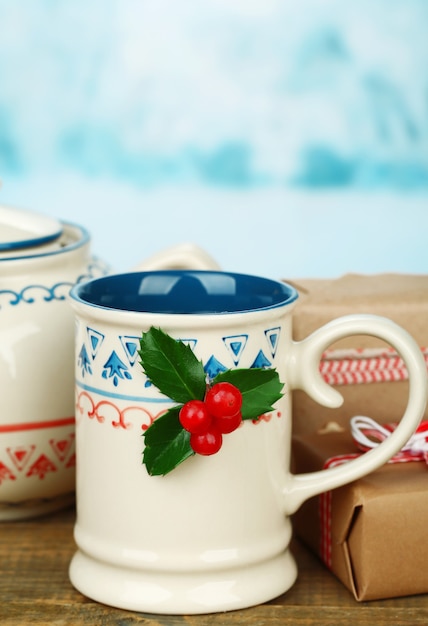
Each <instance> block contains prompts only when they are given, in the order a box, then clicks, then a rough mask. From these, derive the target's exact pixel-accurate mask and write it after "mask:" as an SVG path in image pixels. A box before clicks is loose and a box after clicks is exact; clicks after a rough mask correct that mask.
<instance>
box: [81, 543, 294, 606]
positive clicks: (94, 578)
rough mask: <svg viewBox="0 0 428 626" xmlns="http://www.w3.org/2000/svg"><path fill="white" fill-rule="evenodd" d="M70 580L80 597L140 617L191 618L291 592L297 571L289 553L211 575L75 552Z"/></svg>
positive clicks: (213, 572)
mask: <svg viewBox="0 0 428 626" xmlns="http://www.w3.org/2000/svg"><path fill="white" fill-rule="evenodd" d="M69 576H70V580H71V583H72V585H73V586H74V587H75V588H76V589H77V590H78V591H80V592H81V593H82V594H83V595H85V596H87V597H88V598H91V599H92V600H95V601H97V602H100V603H102V604H106V605H109V606H114V607H116V608H120V609H125V610H129V611H137V612H142V613H154V614H164V615H165V614H169V615H190V614H193V615H196V614H206V613H217V612H224V611H233V610H237V609H244V608H248V607H250V606H255V605H257V604H262V603H263V602H267V601H269V600H273V599H274V598H277V597H278V596H280V595H281V594H283V593H285V592H286V591H288V589H290V587H292V585H293V584H294V582H295V580H296V577H297V566H296V563H295V561H294V558H293V557H292V555H291V553H290V551H289V550H286V551H285V552H283V553H282V554H280V555H277V556H275V557H274V558H272V559H269V560H267V561H263V562H261V563H255V564H252V565H251V564H250V565H249V564H246V565H244V566H242V568H234V569H225V570H218V571H210V572H191V573H186V572H176V573H168V572H156V571H153V572H149V571H140V570H137V569H132V568H126V567H122V566H116V565H112V564H109V563H104V562H102V561H99V560H96V559H93V558H92V557H90V556H89V555H87V554H86V553H84V552H82V551H80V550H78V551H77V552H76V553H75V555H74V556H73V558H72V560H71V563H70V569H69Z"/></svg>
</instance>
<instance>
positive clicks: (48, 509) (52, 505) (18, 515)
mask: <svg viewBox="0 0 428 626" xmlns="http://www.w3.org/2000/svg"><path fill="white" fill-rule="evenodd" d="M74 502H75V494H74V492H72V493H66V494H64V495H60V496H56V497H55V498H48V499H35V500H25V501H24V502H0V522H13V521H15V520H24V519H30V518H32V517H41V516H42V515H47V514H48V513H54V512H55V511H59V510H61V509H65V508H67V507H69V506H72V505H73V504H74Z"/></svg>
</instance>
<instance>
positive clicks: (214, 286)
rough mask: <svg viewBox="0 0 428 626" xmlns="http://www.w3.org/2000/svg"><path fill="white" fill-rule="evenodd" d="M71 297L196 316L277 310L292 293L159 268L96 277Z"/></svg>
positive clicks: (270, 283) (259, 281)
mask: <svg viewBox="0 0 428 626" xmlns="http://www.w3.org/2000/svg"><path fill="white" fill-rule="evenodd" d="M71 296H72V297H73V298H74V299H75V300H78V301H81V302H85V303H86V304H89V305H92V306H96V307H102V308H107V309H115V310H122V311H137V312H149V313H168V314H170V313H173V314H190V315H192V314H193V315H196V314H212V313H239V312H243V311H252V310H258V309H269V308H276V307H279V306H284V305H286V304H289V303H291V302H293V301H294V300H295V299H296V298H297V291H296V290H295V289H294V288H293V287H291V286H290V285H287V284H286V283H282V282H279V281H275V280H270V279H268V278H262V277H259V276H250V275H247V274H236V273H230V272H217V271H199V270H163V271H155V272H132V273H129V274H113V275H110V276H104V277H102V278H96V279H94V280H91V281H89V282H86V283H80V284H78V285H76V286H75V287H74V288H73V289H72V291H71Z"/></svg>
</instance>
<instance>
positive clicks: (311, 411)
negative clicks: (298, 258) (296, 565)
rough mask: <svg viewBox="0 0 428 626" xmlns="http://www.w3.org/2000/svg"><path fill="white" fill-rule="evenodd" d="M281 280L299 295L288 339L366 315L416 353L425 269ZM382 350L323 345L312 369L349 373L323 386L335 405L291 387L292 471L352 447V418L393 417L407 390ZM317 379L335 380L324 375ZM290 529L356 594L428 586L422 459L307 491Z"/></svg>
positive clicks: (426, 288) (358, 344)
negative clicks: (400, 331) (389, 326)
mask: <svg viewBox="0 0 428 626" xmlns="http://www.w3.org/2000/svg"><path fill="white" fill-rule="evenodd" d="M288 282H290V281H288ZM291 282H292V284H294V286H295V287H297V289H298V291H299V295H300V298H299V302H298V305H297V306H296V310H295V316H294V322H293V325H294V339H295V340H301V339H303V338H304V337H306V336H307V335H309V334H310V333H311V332H312V331H313V330H316V329H317V328H319V327H320V326H321V325H323V324H325V323H327V322H329V321H330V320H332V319H334V318H336V317H339V316H341V315H347V314H350V313H373V314H377V315H383V316H385V317H388V318H390V319H392V320H393V321H395V322H397V323H398V324H400V325H401V326H403V327H404V328H405V329H406V330H407V331H408V332H409V333H410V334H411V335H412V336H413V337H414V339H415V340H416V342H417V343H418V344H419V345H420V346H421V348H422V349H424V348H425V350H424V352H425V354H426V347H427V346H428V276H422V275H401V274H380V275H354V274H349V275H345V276H343V277H341V278H339V279H336V280H302V281H291ZM385 348H386V345H385V344H383V343H382V342H380V341H379V340H378V339H376V338H373V337H366V336H361V337H349V338H347V339H344V340H342V341H340V342H338V343H337V344H335V345H333V346H331V348H330V349H329V350H328V351H327V353H326V354H325V355H324V357H325V358H324V359H323V361H322V363H321V366H320V367H321V371H326V372H328V371H329V369H331V368H332V367H333V368H337V369H338V370H339V371H342V370H343V368H344V369H345V370H347V371H349V370H351V374H350V376H349V379H346V376H345V379H344V380H341V379H340V376H339V377H338V381H336V383H337V384H333V386H334V387H335V388H336V389H337V390H338V391H339V392H340V393H341V394H342V395H343V397H344V404H343V406H342V407H340V408H339V409H328V408H325V407H322V406H320V405H319V404H317V403H316V402H315V401H313V400H312V399H311V398H309V397H308V396H307V395H306V394H305V393H304V392H301V391H295V392H293V433H294V438H293V463H294V467H293V471H295V472H306V471H313V470H316V469H321V468H322V467H323V466H324V464H325V462H326V461H327V459H330V458H331V457H334V456H337V455H339V456H341V455H347V454H355V453H358V450H357V447H356V445H355V443H354V442H353V441H352V438H351V435H350V419H351V417H353V416H354V415H368V416H370V417H372V418H373V419H375V420H376V421H377V422H379V423H381V424H385V423H390V422H394V421H398V420H399V419H400V418H401V416H402V414H403V412H404V409H405V406H406V403H407V394H408V383H407V380H406V375H405V374H406V372H405V371H404V376H403V371H402V369H401V370H400V368H399V367H398V369H399V370H400V371H398V372H397V371H395V370H396V369H397V357H396V355H394V353H393V351H392V350H391V349H390V348H389V347H388V348H387V352H386V353H385V354H383V351H384V350H385ZM379 351H381V352H382V354H380V353H379ZM373 357H374V358H375V360H376V359H377V360H378V361H379V363H380V366H381V369H382V371H381V372H380V373H379V372H378V376H375V375H373V376H372V375H371V374H370V371H369V375H368V376H365V375H362V376H361V377H360V378H358V377H357V380H354V376H353V375H352V371H353V368H354V371H355V369H357V370H358V369H361V367H360V366H362V369H363V370H364V368H366V369H367V368H369V367H371V359H372V358H373ZM398 366H399V364H398ZM402 366H403V364H401V367H402ZM404 370H405V368H404ZM385 374H386V375H385ZM324 378H325V380H327V381H328V382H330V383H331V382H332V380H333V382H334V380H335V378H334V376H330V377H329V374H328V373H327V374H325V375H324ZM339 383H340V384H339ZM427 416H428V412H426V413H425V417H424V419H427ZM332 430H337V431H339V432H331V431H332ZM329 431H330V432H329ZM326 503H327V505H328V506H326ZM329 507H330V508H329ZM326 511H327V512H328V515H327V516H326ZM321 516H322V517H321ZM329 524H331V526H329ZM294 527H295V532H296V535H297V536H299V537H300V538H301V539H303V540H304V542H305V543H307V544H308V545H309V546H310V547H311V548H312V549H313V550H314V551H315V552H316V553H318V554H319V555H320V556H321V558H323V560H325V562H326V564H327V566H328V567H330V569H331V571H332V572H333V573H334V574H336V576H337V577H338V578H339V579H340V580H341V581H342V582H343V583H344V584H345V586H346V587H348V588H349V589H350V590H351V591H352V593H353V594H354V596H355V598H356V599H357V600H374V599H382V598H389V597H396V596H402V595H412V594H417V593H427V592H428V541H426V529H427V527H428V467H427V466H426V463H425V462H423V461H418V462H408V463H397V464H387V465H385V466H384V467H383V468H381V469H379V470H378V471H376V472H374V473H373V474H371V475H369V476H367V477H365V478H363V479H360V480H359V481H356V482H354V483H352V484H351V485H347V486H344V487H341V488H339V489H336V490H333V491H332V492H330V493H329V494H327V496H321V497H316V498H312V499H311V500H309V501H308V502H306V503H305V504H304V505H303V506H302V507H301V509H300V510H299V511H298V512H297V514H296V515H295V517H294ZM326 541H327V549H326ZM329 550H330V552H329Z"/></svg>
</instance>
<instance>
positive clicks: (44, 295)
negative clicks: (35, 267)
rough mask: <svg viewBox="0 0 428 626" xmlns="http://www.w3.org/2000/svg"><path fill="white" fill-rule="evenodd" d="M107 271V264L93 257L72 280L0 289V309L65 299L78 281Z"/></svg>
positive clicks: (83, 280) (80, 281) (101, 274)
mask: <svg viewBox="0 0 428 626" xmlns="http://www.w3.org/2000/svg"><path fill="white" fill-rule="evenodd" d="M106 273H107V266H106V265H105V264H104V263H103V262H101V261H98V260H96V259H94V260H93V261H92V262H91V263H90V264H89V265H88V266H87V268H86V271H85V273H84V274H80V275H79V276H78V277H77V278H76V280H75V281H74V282H72V281H60V282H57V283H55V284H53V285H50V286H48V285H40V284H30V285H26V286H25V287H23V288H22V289H20V290H19V291H15V290H13V289H0V310H1V309H2V308H4V307H5V306H8V305H9V306H17V305H19V304H35V303H37V302H54V301H61V300H65V299H66V298H67V297H68V294H69V292H70V289H71V288H72V287H73V286H74V285H75V284H78V283H82V282H85V281H87V280H90V279H92V278H96V277H98V276H103V275H105V274H106Z"/></svg>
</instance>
